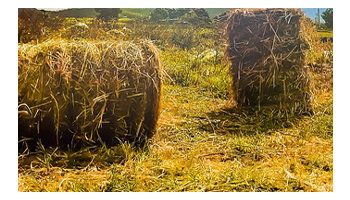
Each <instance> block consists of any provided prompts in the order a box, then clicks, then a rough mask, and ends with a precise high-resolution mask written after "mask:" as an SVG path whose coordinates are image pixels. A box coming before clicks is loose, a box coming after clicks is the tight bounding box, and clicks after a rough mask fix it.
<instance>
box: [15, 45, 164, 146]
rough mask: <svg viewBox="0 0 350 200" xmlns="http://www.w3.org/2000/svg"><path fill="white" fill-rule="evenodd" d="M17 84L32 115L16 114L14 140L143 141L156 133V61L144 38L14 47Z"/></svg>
mask: <svg viewBox="0 0 350 200" xmlns="http://www.w3.org/2000/svg"><path fill="white" fill-rule="evenodd" d="M18 84H19V85H18V102H19V104H26V105H28V107H29V109H30V113H31V114H30V115H28V114H26V115H23V112H21V114H20V113H19V140H23V139H24V140H27V143H28V139H30V140H29V141H31V144H32V146H33V144H36V143H37V142H38V141H39V140H40V141H41V142H42V143H43V144H44V145H47V146H61V147H69V148H74V147H78V146H81V145H82V144H90V145H94V144H101V143H105V144H107V145H108V146H110V145H116V144H119V143H120V141H130V142H133V143H144V142H145V141H146V139H147V138H150V137H152V135H153V134H154V133H155V131H156V124H157V121H158V116H159V108H160V96H161V64H160V59H159V53H158V50H157V48H156V47H155V46H154V45H153V44H152V43H151V42H150V41H147V40H142V41H139V42H128V41H107V42H106V41H104V42H90V41H84V40H81V41H66V40H49V41H46V42H43V43H40V44H37V45H33V44H23V45H19V46H18ZM25 138H27V139H25Z"/></svg>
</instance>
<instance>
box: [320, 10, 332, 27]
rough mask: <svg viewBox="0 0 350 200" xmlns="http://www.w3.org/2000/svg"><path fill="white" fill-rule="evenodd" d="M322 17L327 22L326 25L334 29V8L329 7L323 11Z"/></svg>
mask: <svg viewBox="0 0 350 200" xmlns="http://www.w3.org/2000/svg"><path fill="white" fill-rule="evenodd" d="M322 18H323V20H324V21H325V23H326V27H327V28H330V29H333V8H328V9H327V10H326V11H324V12H323V13H322Z"/></svg>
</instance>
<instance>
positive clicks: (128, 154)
mask: <svg viewBox="0 0 350 200" xmlns="http://www.w3.org/2000/svg"><path fill="white" fill-rule="evenodd" d="M163 90H164V91H163V92H164V95H163V109H162V114H161V117H160V120H159V129H158V132H157V134H156V135H155V136H154V137H153V138H152V140H151V141H150V142H149V144H148V146H146V147H144V148H142V149H135V148H133V147H132V146H130V144H128V143H125V144H123V145H121V146H118V147H112V148H104V147H96V148H86V149H83V150H81V151H78V152H65V151H60V150H58V149H54V148H51V149H41V150H39V151H38V152H36V153H33V154H32V155H20V156H19V177H18V189H19V191H333V139H332V132H333V126H332V119H333V117H332V114H333V105H332V90H327V91H326V92H320V94H319V95H320V96H319V97H320V100H319V107H318V109H317V112H316V114H315V115H314V116H312V117H302V118H295V119H291V120H290V121H282V120H281V121H280V120H278V119H277V120H276V119H275V118H274V117H273V116H262V115H256V114H255V113H245V112H242V113H235V112H232V110H231V109H229V108H227V105H228V102H227V100H223V99H220V98H215V97H214V96H213V95H212V94H211V93H210V92H203V91H202V90H201V89H200V88H196V87H182V86H173V85H165V86H164V88H163ZM284 126H285V127H284Z"/></svg>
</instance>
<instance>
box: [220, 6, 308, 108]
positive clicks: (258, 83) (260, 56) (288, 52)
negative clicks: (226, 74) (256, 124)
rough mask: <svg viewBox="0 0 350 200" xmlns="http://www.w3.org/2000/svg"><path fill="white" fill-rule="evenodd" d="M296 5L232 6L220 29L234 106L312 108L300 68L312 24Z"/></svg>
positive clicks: (302, 66)
mask: <svg viewBox="0 0 350 200" xmlns="http://www.w3.org/2000/svg"><path fill="white" fill-rule="evenodd" d="M305 21H306V20H305V16H304V13H303V12H302V11H301V10H300V9H236V10H233V11H232V12H231V13H230V15H229V17H228V19H227V24H226V28H225V38H226V41H227V50H226V54H227V56H228V58H229V60H230V61H231V68H230V73H231V75H232V79H233V85H232V88H233V97H234V100H235V102H236V103H237V106H238V107H242V106H249V107H251V108H255V107H257V108H258V109H259V110H260V109H261V106H264V107H267V108H272V109H273V110H279V111H288V112H290V111H292V112H293V113H295V112H297V113H304V112H309V111H311V110H312V104H311V100H312V99H311V98H312V90H311V88H312V87H311V86H310V83H311V79H310V76H309V72H308V69H307V67H305V65H306V62H305V51H307V48H308V44H307V39H306V35H305V34H304V33H303V31H304V30H305V29H307V28H312V27H311V26H310V25H308V24H307V23H306V22H305Z"/></svg>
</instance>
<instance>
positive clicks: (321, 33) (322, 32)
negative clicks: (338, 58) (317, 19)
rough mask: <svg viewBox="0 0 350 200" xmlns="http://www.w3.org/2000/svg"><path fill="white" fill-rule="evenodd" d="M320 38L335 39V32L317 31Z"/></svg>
mask: <svg viewBox="0 0 350 200" xmlns="http://www.w3.org/2000/svg"><path fill="white" fill-rule="evenodd" d="M317 33H318V35H319V36H320V37H333V30H324V31H321V30H319V31H317Z"/></svg>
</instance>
